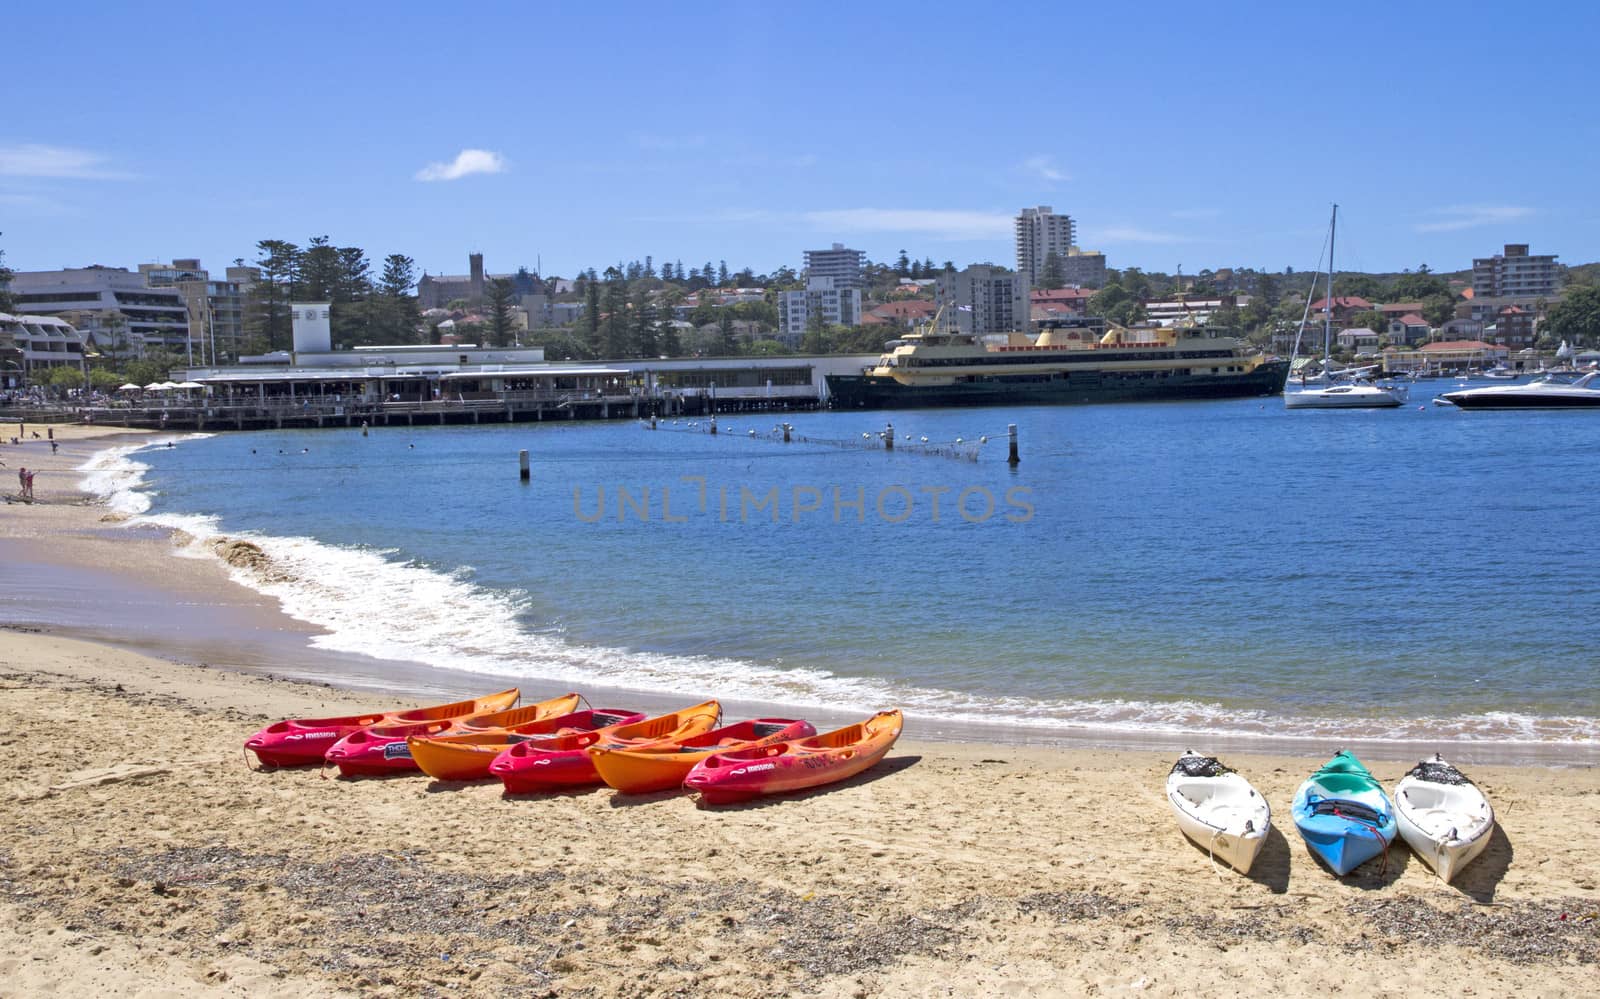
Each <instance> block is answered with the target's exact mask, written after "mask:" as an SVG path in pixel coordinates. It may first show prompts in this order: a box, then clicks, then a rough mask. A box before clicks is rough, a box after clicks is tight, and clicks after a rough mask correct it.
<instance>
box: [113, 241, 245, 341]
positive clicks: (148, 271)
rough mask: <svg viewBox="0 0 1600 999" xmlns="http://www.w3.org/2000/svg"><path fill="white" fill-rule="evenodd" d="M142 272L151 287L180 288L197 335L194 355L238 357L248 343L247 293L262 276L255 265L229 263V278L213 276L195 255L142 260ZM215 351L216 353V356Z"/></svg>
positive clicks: (140, 269) (194, 335)
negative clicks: (150, 261) (167, 260)
mask: <svg viewBox="0 0 1600 999" xmlns="http://www.w3.org/2000/svg"><path fill="white" fill-rule="evenodd" d="M139 273H140V274H143V275H144V280H145V284H146V285H148V286H149V287H151V288H176V289H178V293H179V294H180V295H182V296H183V302H184V305H185V307H186V308H187V309H188V310H189V329H190V331H191V333H192V335H193V337H194V343H193V346H192V348H191V351H192V353H193V355H194V356H197V357H200V358H202V359H204V358H211V360H212V363H216V362H217V361H218V360H219V359H221V358H233V357H238V356H239V352H240V349H241V348H242V347H243V346H244V310H245V295H246V293H247V291H248V289H249V288H250V287H251V286H252V285H254V284H255V282H256V281H257V280H259V278H260V275H261V272H260V270H259V269H258V268H255V267H229V268H228V270H227V278H226V279H225V280H220V281H218V280H212V278H211V275H210V273H209V272H208V271H207V270H206V269H205V268H204V267H202V266H200V261H199V259H198V258H195V257H185V258H179V259H177V260H174V261H173V262H172V263H170V264H140V265H139ZM213 355H215V356H213Z"/></svg>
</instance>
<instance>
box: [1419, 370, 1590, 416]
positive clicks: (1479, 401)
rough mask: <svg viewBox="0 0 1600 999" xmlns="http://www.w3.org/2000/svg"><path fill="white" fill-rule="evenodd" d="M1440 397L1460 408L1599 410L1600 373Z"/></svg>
mask: <svg viewBox="0 0 1600 999" xmlns="http://www.w3.org/2000/svg"><path fill="white" fill-rule="evenodd" d="M1440 398H1442V399H1444V401H1445V402H1448V403H1450V404H1452V405H1454V406H1457V407H1459V408H1461V409H1600V371H1591V372H1589V373H1588V374H1586V375H1584V376H1583V377H1581V378H1579V379H1578V380H1577V381H1573V382H1567V381H1562V380H1561V379H1559V378H1556V377H1546V378H1543V379H1540V380H1539V381H1535V382H1529V383H1528V384H1526V385H1486V386H1484V387H1482V388H1473V389H1462V390H1459V391H1456V392H1446V393H1444V395H1443V396H1441V397H1440Z"/></svg>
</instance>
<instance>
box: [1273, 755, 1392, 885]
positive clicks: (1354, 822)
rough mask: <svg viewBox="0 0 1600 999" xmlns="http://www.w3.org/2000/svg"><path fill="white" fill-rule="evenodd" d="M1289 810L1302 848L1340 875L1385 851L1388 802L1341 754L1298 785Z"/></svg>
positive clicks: (1389, 818)
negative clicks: (1302, 839) (1304, 844)
mask: <svg viewBox="0 0 1600 999" xmlns="http://www.w3.org/2000/svg"><path fill="white" fill-rule="evenodd" d="M1289 812H1290V814H1291V815H1293V816H1294V824H1295V827H1296V828H1298V829H1299V830H1300V835H1301V837H1302V838H1304V839H1305V841H1306V847H1307V848H1308V849H1310V851H1311V852H1312V853H1313V854H1315V855H1316V856H1317V857H1319V858H1321V859H1322V861H1323V863H1325V864H1327V865H1328V866H1329V867H1331V868H1333V871H1334V873H1336V874H1340V875H1344V874H1349V873H1350V872H1351V871H1353V870H1355V869H1356V868H1357V867H1360V866H1361V865H1362V864H1364V863H1366V862H1367V861H1369V860H1371V859H1372V858H1373V857H1376V856H1378V855H1379V854H1381V853H1383V852H1384V851H1385V850H1387V849H1389V844H1390V843H1393V842H1394V838H1395V835H1396V832H1397V829H1396V826H1395V818H1394V803H1393V802H1391V801H1390V800H1389V796H1388V795H1387V794H1384V793H1383V786H1382V785H1381V784H1379V783H1378V780H1377V778H1375V777H1373V776H1372V773H1371V771H1369V770H1368V769H1367V768H1366V767H1364V766H1362V765H1361V761H1360V760H1358V759H1356V758H1355V755H1354V754H1352V753H1349V752H1346V751H1345V750H1340V751H1339V752H1337V753H1335V754H1334V756H1333V759H1331V760H1329V761H1328V762H1327V763H1325V764H1323V765H1322V767H1321V769H1319V770H1317V771H1316V772H1315V773H1313V774H1312V775H1311V776H1310V777H1309V778H1307V780H1306V782H1305V783H1304V784H1301V785H1300V790H1298V791H1296V792H1295V793H1294V802H1293V803H1292V804H1291V805H1290V806H1289Z"/></svg>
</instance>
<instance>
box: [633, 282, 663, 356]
mask: <svg viewBox="0 0 1600 999" xmlns="http://www.w3.org/2000/svg"><path fill="white" fill-rule="evenodd" d="M628 314H629V320H630V324H631V326H632V328H631V329H630V330H629V339H630V340H632V341H633V344H632V346H633V349H634V351H635V352H637V354H638V356H640V357H656V356H658V355H659V354H660V353H661V345H660V344H659V343H657V341H656V305H655V302H654V300H652V299H651V298H650V295H649V292H648V291H646V289H644V288H642V287H641V288H639V289H637V290H636V291H635V292H634V293H633V296H632V300H631V301H630V302H629V303H628Z"/></svg>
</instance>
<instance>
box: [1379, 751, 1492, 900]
mask: <svg viewBox="0 0 1600 999" xmlns="http://www.w3.org/2000/svg"><path fill="white" fill-rule="evenodd" d="M1394 803H1395V821H1396V822H1397V824H1398V825H1399V826H1400V835H1401V837H1402V838H1403V839H1405V841H1406V843H1408V844H1409V845H1410V846H1411V849H1413V850H1415V851H1416V853H1417V856H1419V857H1421V858H1422V859H1423V861H1424V862H1426V863H1427V865H1428V866H1429V867H1431V868H1433V869H1434V872H1435V873H1437V874H1438V875H1439V877H1441V878H1443V879H1444V880H1445V881H1446V882H1448V881H1450V880H1451V879H1452V878H1454V877H1455V876H1456V873H1457V872H1458V871H1460V870H1461V868H1463V867H1465V866H1467V864H1469V863H1471V862H1472V860H1473V858H1475V857H1476V856H1477V855H1478V854H1480V853H1482V852H1483V848H1484V847H1486V846H1488V845H1489V840H1490V839H1491V838H1492V837H1491V835H1490V834H1491V833H1493V832H1494V809H1493V808H1491V807H1489V799H1488V798H1485V797H1484V796H1483V792H1482V791H1479V790H1478V788H1477V786H1476V785H1475V784H1473V783H1472V781H1470V780H1468V779H1467V776H1466V774H1463V773H1462V772H1461V771H1459V770H1457V769H1456V768H1455V767H1453V766H1451V765H1450V764H1448V763H1446V762H1445V761H1444V758H1443V757H1442V756H1439V755H1438V754H1434V757H1433V759H1431V760H1423V761H1422V762H1421V763H1418V764H1417V765H1416V766H1414V767H1412V768H1411V769H1410V770H1409V771H1407V773H1406V775H1405V776H1404V777H1402V778H1400V785H1399V786H1398V787H1396V788H1395V793H1394Z"/></svg>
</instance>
